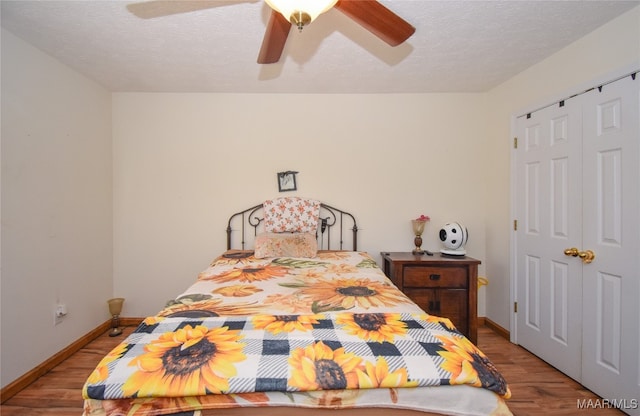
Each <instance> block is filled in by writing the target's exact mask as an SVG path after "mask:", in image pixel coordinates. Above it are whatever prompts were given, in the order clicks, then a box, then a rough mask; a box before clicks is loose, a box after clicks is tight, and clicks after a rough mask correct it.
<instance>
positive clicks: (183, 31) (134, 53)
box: [0, 0, 640, 93]
mask: <svg viewBox="0 0 640 416" xmlns="http://www.w3.org/2000/svg"><path fill="white" fill-rule="evenodd" d="M346 1H355V0H346ZM380 2H381V3H382V4H384V5H385V6H386V7H388V8H389V9H391V10H393V11H394V12H395V13H396V14H398V15H399V16H401V17H402V18H404V19H405V20H407V21H408V22H409V23H411V24H412V25H413V26H415V27H416V33H415V34H414V35H413V36H412V37H411V38H409V40H408V41H407V42H405V43H404V44H402V45H400V46H397V47H395V48H392V47H390V46H388V45H387V44H386V43H384V42H382V41H381V40H379V39H378V38H376V37H375V36H373V35H372V34H371V33H369V32H368V31H366V30H365V29H363V28H362V27H360V26H359V25H357V24H356V23H355V22H354V21H352V20H351V19H349V18H348V17H347V16H346V15H344V14H342V13H340V12H339V11H337V10H330V11H328V12H327V13H325V14H323V15H321V16H320V17H319V18H318V19H317V20H316V21H315V22H313V23H312V24H311V25H309V26H308V27H306V28H305V29H304V30H303V31H302V32H301V33H298V31H297V29H295V28H292V30H291V32H290V34H289V38H288V41H287V44H286V46H285V49H284V52H283V56H282V58H281V59H280V62H278V63H277V64H270V65H259V64H257V63H256V58H257V56H258V51H259V49H260V45H261V42H262V37H263V35H264V30H265V26H266V23H267V20H268V17H269V13H270V10H271V9H269V7H268V6H267V5H266V4H265V3H264V2H263V1H262V0H245V1H243V0H238V1H222V0H218V1H203V0H200V1H199V2H198V3H199V4H200V6H201V7H206V8H204V9H201V10H195V11H187V12H182V13H173V14H169V15H165V16H157V17H148V18H141V17H139V16H136V15H134V14H133V13H132V12H131V11H130V10H129V9H128V8H127V6H128V5H131V4H132V3H136V2H133V1H122V0H101V1H97V0H92V1H82V0H66V1H53V0H46V1H30V0H16V1H12V0H1V2H0V5H1V15H2V27H3V28H4V29H6V30H8V31H10V32H11V33H13V34H14V35H16V36H18V37H20V38H22V39H24V40H25V41H27V42H29V43H31V44H33V45H35V46H36V47H38V48H39V49H41V50H43V51H45V52H47V53H49V54H50V55H52V56H54V57H55V58H57V59H58V60H60V61H61V62H63V63H65V64H67V65H68V66H70V67H72V68H74V69H76V70H77V71H79V72H80V73H83V74H85V75H86V76H87V77H89V78H91V79H93V80H95V81H97V82H98V83H100V84H102V85H103V86H105V87H106V88H108V89H109V90H111V91H131V92H134V91H135V92H243V93H244V92H246V93H252V92H302V93H380V92H399V93H405V92H480V91H487V90H489V89H491V88H493V87H495V86H496V85H499V84H500V83H502V82H504V81H506V80H507V79H509V78H511V77H512V76H514V75H516V74H518V73H519V72H521V71H522V70H524V69H526V68H528V67H530V66H531V65H534V64H535V63H537V62H539V61H541V60H543V59H545V58H546V57H548V56H550V55H551V54H553V53H554V52H556V51H558V50H560V49H562V48H563V47H565V46H567V45H568V44H570V43H572V42H574V41H575V40H577V39H579V38H581V37H583V36H584V35H586V34H588V33H589V32H591V31H593V30H594V29H596V28H597V27H599V26H601V25H603V24H604V23H606V22H608V21H609V20H611V19H613V18H614V17H616V16H618V15H620V14H622V13H624V12H626V11H628V10H630V9H631V8H633V7H635V6H638V5H639V4H640V2H639V1H527V0H520V1H515V0H511V1H479V0H476V1H427V0H381V1H380ZM138 3H139V2H138ZM149 3H150V4H149V5H140V4H137V5H136V6H134V7H138V9H137V10H143V11H144V12H146V13H148V14H153V13H154V12H157V13H158V14H166V13H168V12H169V11H172V12H175V11H176V5H175V2H158V1H150V2H149ZM193 3H194V2H185V1H182V2H181V3H180V5H181V6H182V7H184V8H186V9H188V10H192V9H193V7H192V6H193ZM152 6H153V7H152ZM140 8H141V9H140ZM138 14H140V12H138Z"/></svg>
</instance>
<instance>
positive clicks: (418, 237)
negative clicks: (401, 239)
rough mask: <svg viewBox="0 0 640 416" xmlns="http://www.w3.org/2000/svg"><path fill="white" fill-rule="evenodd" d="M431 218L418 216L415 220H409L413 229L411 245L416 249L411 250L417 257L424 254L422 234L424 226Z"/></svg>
mask: <svg viewBox="0 0 640 416" xmlns="http://www.w3.org/2000/svg"><path fill="white" fill-rule="evenodd" d="M430 219H431V218H429V216H427V215H424V214H423V215H420V216H419V217H418V218H416V219H415V220H411V226H412V227H413V234H414V235H415V237H414V239H413V244H415V246H416V248H414V249H413V251H412V253H413V254H417V255H422V254H424V250H422V233H424V225H425V224H426V223H427V221H429V220H430Z"/></svg>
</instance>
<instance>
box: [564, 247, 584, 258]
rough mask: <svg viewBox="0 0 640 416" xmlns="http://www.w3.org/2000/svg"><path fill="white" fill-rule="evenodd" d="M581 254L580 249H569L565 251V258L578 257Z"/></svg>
mask: <svg viewBox="0 0 640 416" xmlns="http://www.w3.org/2000/svg"><path fill="white" fill-rule="evenodd" d="M579 253H580V252H579V251H578V249H577V248H576V247H571V248H568V249H565V250H564V255H565V256H573V257H578V254H579Z"/></svg>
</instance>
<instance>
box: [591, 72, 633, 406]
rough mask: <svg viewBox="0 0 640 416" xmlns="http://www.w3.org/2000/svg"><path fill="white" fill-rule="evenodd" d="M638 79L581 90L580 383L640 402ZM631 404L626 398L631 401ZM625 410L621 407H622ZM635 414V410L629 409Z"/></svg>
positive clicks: (605, 392)
mask: <svg viewBox="0 0 640 416" xmlns="http://www.w3.org/2000/svg"><path fill="white" fill-rule="evenodd" d="M639 85H640V79H636V80H632V79H631V77H625V78H624V79H621V80H619V81H616V82H614V83H611V84H608V85H605V86H603V87H602V90H601V91H598V90H597V89H596V90H595V91H592V92H591V93H590V94H588V95H586V96H585V98H584V106H583V109H584V110H583V114H584V117H583V120H584V121H583V126H584V127H583V135H584V138H583V178H584V179H583V185H582V188H583V198H584V204H583V212H584V224H583V230H584V232H583V240H582V249H584V250H592V251H593V252H595V255H596V257H595V259H594V260H593V262H592V263H590V264H584V266H583V285H584V291H583V293H584V299H583V302H584V306H583V355H582V356H583V360H582V361H583V369H582V380H581V382H582V384H583V385H585V386H586V387H588V388H589V389H591V390H593V391H594V392H596V393H597V394H599V395H601V396H603V397H605V398H609V399H619V400H625V399H626V400H632V399H635V400H636V405H638V402H639V401H640V387H639V385H640V360H639V358H638V357H639V355H640V347H639V346H640V341H639V333H640V323H639V322H640V307H639V306H638V305H639V304H640V284H639V282H640V222H639V220H640V168H639V165H640V164H639V162H640V160H639V159H640V126H639V115H640V108H639V101H640V99H639V94H640V88H639ZM629 405H631V404H629ZM623 410H624V409H623ZM627 411H631V413H632V414H640V411H639V409H638V408H637V407H636V408H635V409H627Z"/></svg>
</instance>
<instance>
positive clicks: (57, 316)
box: [53, 303, 67, 326]
mask: <svg viewBox="0 0 640 416" xmlns="http://www.w3.org/2000/svg"><path fill="white" fill-rule="evenodd" d="M66 316H67V305H65V304H63V303H59V304H57V305H56V307H55V309H54V311H53V325H54V326H55V325H58V324H59V323H60V322H62V321H63V320H64V318H65V317H66Z"/></svg>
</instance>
